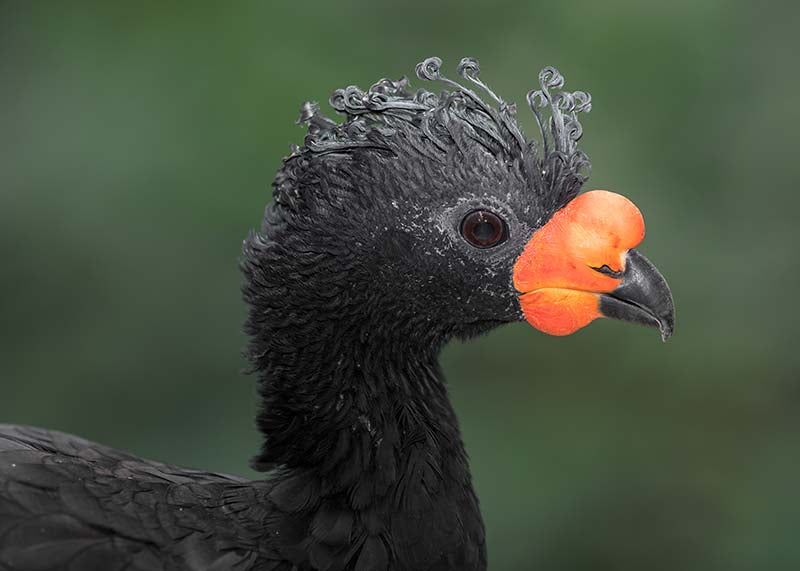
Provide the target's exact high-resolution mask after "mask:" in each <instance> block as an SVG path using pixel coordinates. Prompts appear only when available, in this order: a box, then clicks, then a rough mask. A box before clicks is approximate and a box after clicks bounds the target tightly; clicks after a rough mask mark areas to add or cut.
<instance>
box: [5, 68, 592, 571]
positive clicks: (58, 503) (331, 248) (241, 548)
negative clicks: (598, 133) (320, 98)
mask: <svg viewBox="0 0 800 571" xmlns="http://www.w3.org/2000/svg"><path fill="white" fill-rule="evenodd" d="M440 64H441V62H440V61H439V60H438V59H436V58H430V59H428V60H426V61H425V62H423V63H422V64H420V65H419V66H418V68H417V74H418V76H419V77H421V78H423V79H428V80H441V81H444V82H445V84H446V87H447V90H446V91H443V92H442V93H441V94H438V95H437V94H434V93H431V92H428V91H424V90H419V91H416V92H411V91H409V89H408V83H407V81H406V80H405V79H402V80H399V81H391V80H386V79H384V80H381V81H379V82H378V83H376V84H375V85H373V86H372V87H371V88H370V89H369V90H367V91H362V90H360V89H358V88H356V87H348V88H346V89H344V90H339V91H337V92H335V93H334V95H333V96H332V98H331V105H332V106H333V108H334V109H336V110H337V111H338V112H340V113H342V114H343V115H344V117H345V120H344V122H343V123H341V124H339V123H336V122H334V121H332V120H330V119H327V118H325V117H324V116H323V115H322V114H321V113H320V112H319V109H318V106H317V105H315V104H312V103H307V104H305V105H304V106H303V108H302V114H301V118H300V122H301V123H302V124H305V125H307V128H308V134H307V135H306V138H305V141H304V144H303V145H302V146H301V147H295V148H293V149H292V153H291V155H290V156H289V157H287V158H286V159H285V160H284V164H283V167H282V168H281V170H280V171H279V173H278V175H277V176H276V179H275V182H274V200H273V202H272V203H271V204H269V205H268V206H267V209H266V213H265V217H264V223H263V226H262V228H261V230H260V231H259V232H254V233H252V234H251V235H250V236H249V237H248V238H247V240H246V241H245V243H244V253H243V257H242V261H241V266H242V270H243V273H244V276H245V284H244V288H243V291H244V297H245V300H246V302H247V303H248V305H249V308H250V311H249V317H248V320H247V324H246V330H247V332H248V333H249V335H250V336H251V342H250V345H249V348H248V351H247V353H248V356H249V359H250V361H251V363H252V367H253V370H254V372H255V373H256V374H257V375H258V378H259V383H260V385H259V386H260V394H261V396H262V398H263V405H262V409H261V412H260V414H259V417H258V426H259V429H260V430H261V432H262V433H263V434H264V437H265V441H264V446H263V449H262V450H261V452H260V453H259V455H258V456H257V457H256V458H255V459H254V466H255V467H256V468H257V469H259V470H262V471H265V472H267V474H266V475H265V477H264V479H263V480H258V481H246V480H243V479H240V478H235V477H230V476H224V475H219V474H211V473H206V472H201V471H192V470H186V469H183V468H176V467H172V466H168V465H164V464H159V463H156V462H150V461H147V460H142V459H139V458H135V457H133V456H130V455H128V454H125V453H124V452H120V451H116V450H112V449H110V448H106V447H104V446H100V445H98V444H95V443H91V442H87V441H84V440H81V439H79V438H76V437H73V436H68V435H64V434H61V433H57V432H50V431H45V430H41V429H35V428H25V427H18V426H3V427H2V428H0V570H2V571H12V570H14V571H19V570H34V569H35V570H46V569H71V570H88V569H102V570H104V571H105V570H120V571H122V570H127V571H134V570H148V571H151V570H160V569H163V570H179V569H180V570H184V569H187V570H189V569H191V570H207V571H211V570H222V569H234V570H246V569H259V570H282V571H284V570H285V571H289V570H311V569H314V570H324V571H344V570H355V571H384V570H386V571H388V570H393V571H400V570H431V571H433V570H445V569H459V570H463V571H473V570H482V569H485V567H486V549H485V542H484V529H483V523H482V520H481V516H480V512H479V509H478V500H477V498H476V495H475V492H474V491H473V488H472V484H471V479H470V473H469V469H468V465H467V457H466V453H465V451H464V446H463V444H462V442H461V438H460V435H459V428H458V423H457V421H456V417H455V414H454V412H453V409H452V407H451V405H450V403H449V400H448V396H447V389H446V385H445V382H444V380H443V376H442V374H441V371H440V369H439V367H438V364H437V355H438V353H439V350H440V349H441V347H442V346H443V344H445V343H446V342H447V341H448V340H449V339H451V338H453V337H462V338H467V337H470V336H473V335H476V334H479V333H482V332H485V331H488V330H489V329H491V328H493V327H495V326H497V325H499V324H502V323H506V322H513V321H519V320H521V319H522V317H523V316H522V312H521V309H520V306H519V301H518V297H517V292H515V291H514V288H513V287H512V286H511V273H510V272H511V268H512V267H513V265H514V261H515V259H516V258H517V257H518V256H519V254H520V252H521V250H522V249H523V247H524V246H525V244H526V243H527V242H528V240H529V239H530V238H531V236H532V235H533V233H534V232H535V231H536V229H537V228H539V227H541V226H542V225H543V224H544V223H545V222H546V221H547V220H548V219H549V218H550V217H551V216H552V215H553V213H554V212H556V211H557V210H558V209H559V208H561V207H562V206H564V205H565V204H566V203H568V202H569V201H570V200H571V199H572V198H573V197H574V196H575V195H576V194H577V193H578V191H579V189H580V187H581V184H582V183H583V181H584V179H585V175H584V174H583V173H582V171H583V170H585V168H586V167H588V161H587V159H586V157H585V156H584V155H583V153H582V152H581V151H579V150H578V149H577V147H576V142H577V140H578V138H579V137H580V135H581V129H580V124H579V123H578V120H577V113H578V112H580V111H585V110H588V108H589V98H588V96H587V95H586V94H584V93H582V92H575V93H568V92H563V91H561V87H562V85H563V79H562V78H561V76H560V75H559V74H558V72H556V71H555V70H553V69H552V68H547V69H545V70H544V71H543V72H542V74H541V75H540V88H539V90H537V91H535V92H532V93H531V94H530V95H529V98H528V100H529V103H530V104H531V107H532V108H533V110H534V112H535V113H536V116H537V119H538V120H539V122H540V125H541V127H542V129H541V131H542V137H543V139H542V140H540V141H538V142H530V141H528V140H526V139H525V138H524V137H523V135H522V133H521V131H520V129H519V127H518V126H517V123H516V120H515V118H514V114H515V109H514V107H513V106H512V105H508V104H506V103H505V102H504V101H502V100H500V99H499V98H497V97H496V96H495V95H494V93H492V92H491V91H490V90H489V89H488V88H486V87H485V86H484V85H483V84H482V83H481V81H480V79H479V78H478V72H479V70H478V67H477V62H476V61H475V60H472V59H469V58H468V59H465V60H463V61H462V63H461V65H460V66H459V73H460V75H461V76H462V77H463V78H464V79H466V80H468V81H471V82H473V83H474V84H476V85H477V86H478V87H479V88H481V89H482V90H483V91H484V93H485V94H486V95H485V97H486V99H487V100H488V101H490V103H487V102H486V101H485V100H484V98H483V97H480V96H478V95H477V94H476V93H475V92H473V91H471V90H470V89H467V88H465V87H463V86H461V85H459V84H456V83H454V82H451V81H450V80H447V79H446V78H443V77H441V76H440V71H439V68H440ZM545 108H547V109H546V110H547V111H548V112H549V116H548V117H547V118H545V117H543V116H542V114H543V112H544V110H545ZM487 205H488V206H490V207H491V208H492V209H494V210H495V211H497V212H500V213H501V214H502V215H503V216H504V218H505V220H506V223H507V224H508V237H507V240H506V241H505V243H503V244H502V246H500V247H498V248H495V249H491V250H480V249H475V248H472V247H470V246H469V245H468V244H466V243H464V241H463V240H461V239H460V237H459V236H458V235H457V234H458V224H457V223H454V222H453V221H455V220H461V219H462V217H463V215H464V214H465V213H467V212H469V211H470V210H472V209H475V208H478V207H486V206H487Z"/></svg>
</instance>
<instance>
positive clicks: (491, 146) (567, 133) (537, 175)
mask: <svg viewBox="0 0 800 571" xmlns="http://www.w3.org/2000/svg"><path fill="white" fill-rule="evenodd" d="M441 66H442V60H441V59H439V58H438V57H430V58H427V59H426V60H424V61H422V62H420V63H419V64H417V66H416V75H417V77H419V78H420V79H423V80H427V81H440V82H442V83H444V84H445V86H446V87H447V89H445V90H443V91H441V93H439V94H438V95H437V94H435V93H433V92H430V91H427V90H425V89H418V90H416V91H411V90H410V89H409V82H408V80H407V79H406V78H405V77H403V78H401V79H399V80H396V81H395V80H391V79H381V80H380V81H378V82H377V83H375V84H374V85H372V87H370V88H369V89H368V90H367V91H364V90H362V89H360V88H359V87H357V86H354V85H351V86H349V87H346V88H344V89H337V90H336V91H334V93H333V94H332V95H331V97H330V105H331V106H332V107H333V108H334V109H335V110H336V111H337V112H339V113H341V114H342V115H344V116H345V119H344V121H343V122H341V123H337V122H336V121H333V120H331V119H329V118H327V117H325V116H324V115H323V114H322V113H321V112H320V109H319V105H318V104H317V103H314V102H306V103H304V104H303V105H302V107H301V112H300V118H299V119H298V121H297V122H298V124H305V125H307V128H308V132H307V134H306V137H305V140H304V143H303V145H302V146H300V147H298V146H296V145H293V146H292V148H291V151H292V152H291V155H290V156H288V157H286V158H285V159H284V166H283V168H282V169H281V170H280V171H279V172H278V175H277V176H276V178H275V182H274V183H273V186H274V188H275V201H276V202H277V203H278V204H279V205H281V204H286V205H290V204H292V203H293V202H294V198H296V197H297V193H298V180H299V179H300V178H302V174H303V171H304V170H306V168H307V166H308V164H309V161H311V160H314V159H315V158H322V157H326V156H335V157H341V156H342V155H347V154H351V153H354V152H356V151H357V150H361V149H372V150H374V151H375V152H389V153H391V152H392V149H393V145H392V144H391V142H390V141H391V138H392V136H393V135H395V134H396V133H397V132H398V131H406V132H407V131H408V130H414V131H415V135H417V136H415V137H413V139H414V140H415V141H416V146H417V150H418V151H419V153H420V154H422V155H424V156H426V157H428V158H430V159H432V160H435V161H440V162H446V160H447V157H448V155H449V154H450V153H452V152H456V151H461V152H462V153H463V154H464V155H465V156H468V155H469V153H470V152H475V151H476V150H477V151H484V152H487V153H490V154H491V155H493V156H494V157H496V158H498V159H501V160H504V161H508V162H515V163H516V162H518V163H519V165H520V167H521V168H522V170H523V172H524V173H525V175H526V178H527V179H528V182H529V185H530V187H531V190H532V192H535V193H536V194H537V198H538V200H539V201H540V203H541V206H542V207H544V208H548V207H550V208H552V209H556V208H559V207H561V206H563V205H564V204H566V203H567V202H569V201H570V200H572V198H574V197H575V196H576V195H577V194H578V192H579V191H580V188H581V186H582V184H583V183H584V181H585V180H586V179H587V177H588V171H589V170H590V168H591V164H590V162H589V159H588V157H587V156H586V154H585V153H584V152H583V151H581V150H580V149H578V141H579V139H580V138H581V135H582V133H583V129H582V127H581V124H580V121H579V120H578V114H579V113H581V112H587V111H589V110H590V109H591V97H590V95H589V94H588V93H585V92H583V91H574V92H569V91H564V90H563V86H564V77H563V76H562V75H561V74H560V73H559V72H558V70H556V69H555V68H553V67H546V68H544V69H543V70H542V71H541V72H540V73H539V88H538V89H535V90H531V91H530V92H529V93H528V95H527V103H528V105H529V107H530V109H531V110H532V111H533V113H534V116H535V117H536V121H537V123H538V126H539V131H540V138H539V139H538V140H536V139H534V140H530V141H529V140H527V139H526V138H525V136H524V134H523V133H522V130H521V129H520V127H519V125H518V123H517V120H516V105H515V104H509V103H507V102H506V101H504V100H503V99H502V98H500V97H499V96H498V95H497V94H495V92H494V91H493V90H492V89H490V88H489V87H488V86H487V85H486V84H485V83H484V82H483V81H482V80H481V79H480V66H479V64H478V61H477V60H476V59H474V58H464V59H462V60H461V62H460V63H459V65H458V67H457V70H456V71H457V73H458V75H459V76H460V77H461V78H463V79H464V80H466V81H468V82H470V83H471V84H473V85H474V86H475V87H477V88H478V89H479V90H480V91H481V92H483V93H484V95H485V96H486V97H487V98H488V100H489V101H490V102H487V101H486V100H484V98H483V97H481V96H479V95H478V94H477V93H476V92H475V91H473V90H472V89H470V88H468V87H466V86H465V85H462V84H460V83H457V82H455V81H453V80H451V79H448V78H447V77H446V76H444V75H443V74H442V72H441Z"/></svg>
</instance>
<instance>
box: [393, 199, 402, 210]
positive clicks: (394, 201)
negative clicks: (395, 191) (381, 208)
mask: <svg viewBox="0 0 800 571" xmlns="http://www.w3.org/2000/svg"><path fill="white" fill-rule="evenodd" d="M392 208H400V207H399V206H397V201H396V200H392Z"/></svg>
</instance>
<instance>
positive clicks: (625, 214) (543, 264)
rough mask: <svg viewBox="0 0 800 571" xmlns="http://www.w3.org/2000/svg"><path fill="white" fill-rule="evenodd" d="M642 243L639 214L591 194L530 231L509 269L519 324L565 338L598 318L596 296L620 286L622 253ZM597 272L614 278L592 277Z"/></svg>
mask: <svg viewBox="0 0 800 571" xmlns="http://www.w3.org/2000/svg"><path fill="white" fill-rule="evenodd" d="M643 238H644V219H643V218H642V214H641V213H640V212H639V209H638V208H636V206H635V205H634V204H633V203H632V202H631V201H630V200H628V199H627V198H625V197H624V196H621V195H619V194H616V193H613V192H608V191H605V190H593V191H591V192H587V193H585V194H582V195H580V196H578V197H577V198H575V199H574V200H573V201H572V202H570V203H569V204H567V206H565V207H564V208H562V209H561V210H559V211H558V212H556V213H555V214H554V215H553V217H552V218H551V219H550V220H549V221H548V222H547V224H545V225H544V226H542V227H541V228H540V229H539V230H537V231H536V233H535V234H534V235H533V237H532V238H531V240H530V241H529V242H528V244H527V245H526V246H525V249H524V250H523V252H522V254H521V255H520V257H519V258H518V259H517V261H516V263H515V264H514V287H515V288H516V289H517V291H519V292H521V295H520V305H521V306H522V311H523V313H524V314H525V319H526V320H527V321H528V323H530V324H531V325H532V326H533V327H535V328H536V329H538V330H539V331H542V332H544V333H548V334H550V335H569V334H570V333H574V332H575V331H577V330H578V329H580V328H581V327H585V326H586V325H588V324H589V323H591V322H592V321H593V320H595V319H597V318H598V317H603V316H602V314H601V313H600V309H599V303H600V294H602V293H608V292H611V291H613V290H614V289H615V288H616V287H617V286H618V285H619V284H620V282H621V281H622V279H621V274H622V272H623V271H624V270H625V257H626V255H627V253H628V250H629V249H631V248H635V247H636V246H638V245H639V243H640V242H641V241H642V239H643ZM603 266H607V270H610V271H611V272H618V273H619V277H617V276H610V275H606V274H604V273H601V272H599V271H597V269H599V268H603ZM595 268H597V269H595Z"/></svg>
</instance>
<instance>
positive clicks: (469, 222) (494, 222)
mask: <svg viewBox="0 0 800 571" xmlns="http://www.w3.org/2000/svg"><path fill="white" fill-rule="evenodd" d="M461 235H462V236H464V239H465V240H466V241H467V242H469V243H470V244H472V245H473V246H475V247H476V248H491V247H493V246H497V245H498V244H500V243H501V242H504V241H505V239H506V237H507V235H508V229H507V228H506V223H505V222H503V219H502V218H500V217H499V216H498V215H497V214H494V213H492V212H489V211H488V210H473V211H472V212H470V213H469V214H467V215H466V216H465V217H464V220H462V221H461Z"/></svg>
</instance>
